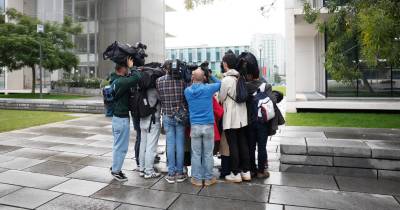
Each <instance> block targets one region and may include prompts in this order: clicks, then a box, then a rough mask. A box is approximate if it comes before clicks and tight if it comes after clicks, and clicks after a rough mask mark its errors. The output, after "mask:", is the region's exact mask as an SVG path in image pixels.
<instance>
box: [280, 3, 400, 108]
mask: <svg viewBox="0 0 400 210" xmlns="http://www.w3.org/2000/svg"><path fill="white" fill-rule="evenodd" d="M308 1H309V2H310V3H311V5H312V6H313V7H314V8H321V9H320V12H321V15H320V18H326V17H327V15H328V13H327V9H326V8H324V3H325V1H324V0H308ZM285 39H286V40H285V42H286V52H285V53H286V83H287V91H286V94H287V111H288V112H295V111H297V110H298V109H358V110H377V109H381V110H400V103H399V97H400V69H399V68H394V67H385V69H380V70H379V71H374V70H375V69H366V70H367V74H366V77H367V79H368V81H369V84H370V85H371V87H372V88H373V89H374V92H373V93H372V92H370V91H368V88H367V87H366V86H365V85H364V83H363V81H362V79H358V80H354V81H353V82H352V83H351V84H342V83H340V82H336V81H334V80H332V79H331V78H330V76H329V75H328V74H327V73H326V71H325V68H324V60H325V58H324V55H325V48H326V45H327V43H326V38H325V34H324V33H319V32H318V31H317V29H316V25H315V24H309V23H307V22H305V20H304V12H303V0H286V1H285Z"/></svg>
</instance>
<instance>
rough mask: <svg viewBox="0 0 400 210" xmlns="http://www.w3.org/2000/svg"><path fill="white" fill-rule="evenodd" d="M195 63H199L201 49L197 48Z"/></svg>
mask: <svg viewBox="0 0 400 210" xmlns="http://www.w3.org/2000/svg"><path fill="white" fill-rule="evenodd" d="M197 62H201V49H200V48H197Z"/></svg>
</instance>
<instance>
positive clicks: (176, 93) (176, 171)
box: [156, 61, 187, 184]
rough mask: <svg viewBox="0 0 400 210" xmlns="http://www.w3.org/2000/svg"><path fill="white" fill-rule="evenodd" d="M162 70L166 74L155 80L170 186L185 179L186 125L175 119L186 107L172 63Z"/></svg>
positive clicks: (180, 81)
mask: <svg viewBox="0 0 400 210" xmlns="http://www.w3.org/2000/svg"><path fill="white" fill-rule="evenodd" d="M164 68H165V70H166V71H167V74H166V75H165V76H162V77H160V78H158V79H157V84H156V86H157V90H158V92H159V94H160V101H161V112H162V119H163V125H164V129H165V132H166V140H167V163H168V175H167V176H165V180H166V181H167V182H168V183H171V184H172V183H175V181H176V182H183V181H185V180H186V179H187V176H186V175H185V174H184V173H183V162H184V148H185V142H184V139H185V126H186V125H185V124H184V123H183V122H182V121H181V120H179V117H177V116H179V115H181V114H182V113H181V112H182V110H186V106H187V105H186V102H185V97H184V89H185V82H184V81H183V79H182V78H177V77H174V72H173V68H172V62H168V61H167V62H166V63H165V64H164ZM175 70H176V69H175ZM183 112H184V111H183Z"/></svg>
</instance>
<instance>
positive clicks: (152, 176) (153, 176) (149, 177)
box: [144, 172, 161, 179]
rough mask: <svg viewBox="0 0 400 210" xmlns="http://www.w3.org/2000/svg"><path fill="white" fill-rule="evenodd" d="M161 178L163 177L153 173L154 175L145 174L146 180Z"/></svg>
mask: <svg viewBox="0 0 400 210" xmlns="http://www.w3.org/2000/svg"><path fill="white" fill-rule="evenodd" d="M160 176H161V174H160V173H157V172H153V173H151V174H145V175H144V178H145V179H151V178H158V177H160Z"/></svg>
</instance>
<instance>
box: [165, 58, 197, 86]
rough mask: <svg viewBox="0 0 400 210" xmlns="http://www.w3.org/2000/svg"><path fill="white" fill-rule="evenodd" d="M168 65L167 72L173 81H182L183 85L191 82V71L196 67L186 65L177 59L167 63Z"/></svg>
mask: <svg viewBox="0 0 400 210" xmlns="http://www.w3.org/2000/svg"><path fill="white" fill-rule="evenodd" d="M167 63H168V65H170V66H169V67H167V68H169V70H170V71H171V75H172V77H173V78H174V79H179V80H183V81H184V82H185V83H190V82H191V81H192V71H194V70H196V69H197V68H198V66H197V65H193V64H187V63H186V62H183V61H181V60H179V59H175V60H172V61H170V62H167Z"/></svg>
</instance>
